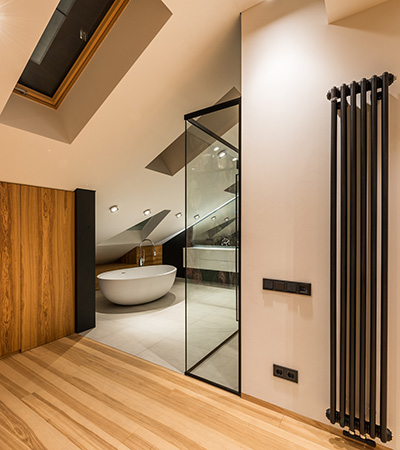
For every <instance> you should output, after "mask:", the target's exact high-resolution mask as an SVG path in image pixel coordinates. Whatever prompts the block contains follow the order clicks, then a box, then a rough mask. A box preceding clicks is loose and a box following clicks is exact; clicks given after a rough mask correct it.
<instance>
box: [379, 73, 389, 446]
mask: <svg viewBox="0 0 400 450" xmlns="http://www.w3.org/2000/svg"><path fill="white" fill-rule="evenodd" d="M388 103H389V74H388V73H387V72H385V73H384V74H383V76H382V178H381V179H382V191H381V193H382V245H381V266H382V268H381V392H380V400H381V406H380V426H381V430H383V431H384V432H383V433H382V436H381V441H382V442H384V443H385V442H387V433H386V429H387V372H388V295H387V291H388V172H389V170H388V168H389V154H388V150H389V105H388Z"/></svg>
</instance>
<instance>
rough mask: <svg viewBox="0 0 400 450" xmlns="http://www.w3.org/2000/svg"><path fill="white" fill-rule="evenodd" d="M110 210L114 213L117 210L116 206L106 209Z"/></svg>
mask: <svg viewBox="0 0 400 450" xmlns="http://www.w3.org/2000/svg"><path fill="white" fill-rule="evenodd" d="M108 209H109V210H110V212H111V213H115V212H117V211H118V210H119V207H118V205H112V206H110V207H109V208H108Z"/></svg>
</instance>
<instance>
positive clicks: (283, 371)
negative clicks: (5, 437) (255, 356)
mask: <svg viewBox="0 0 400 450" xmlns="http://www.w3.org/2000/svg"><path fill="white" fill-rule="evenodd" d="M273 375H274V377H278V378H282V379H283V380H288V381H292V382H293V383H298V382H299V372H298V371H297V370H294V369H289V368H288V367H283V366H278V365H276V364H274V367H273Z"/></svg>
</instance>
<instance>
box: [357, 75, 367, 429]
mask: <svg viewBox="0 0 400 450" xmlns="http://www.w3.org/2000/svg"><path fill="white" fill-rule="evenodd" d="M360 165H361V167H360V178H361V180H360V370H359V372H360V385H359V408H358V409H359V417H360V434H361V435H365V395H366V393H365V360H366V321H367V318H366V298H367V80H366V79H365V78H363V79H362V80H361V123H360Z"/></svg>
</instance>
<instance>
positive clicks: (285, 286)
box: [263, 278, 311, 295]
mask: <svg viewBox="0 0 400 450" xmlns="http://www.w3.org/2000/svg"><path fill="white" fill-rule="evenodd" d="M263 289H265V290H267V291H278V292H288V293H290V294H299V295H311V283H303V282H300V281H285V280H274V279H272V278H263Z"/></svg>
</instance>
